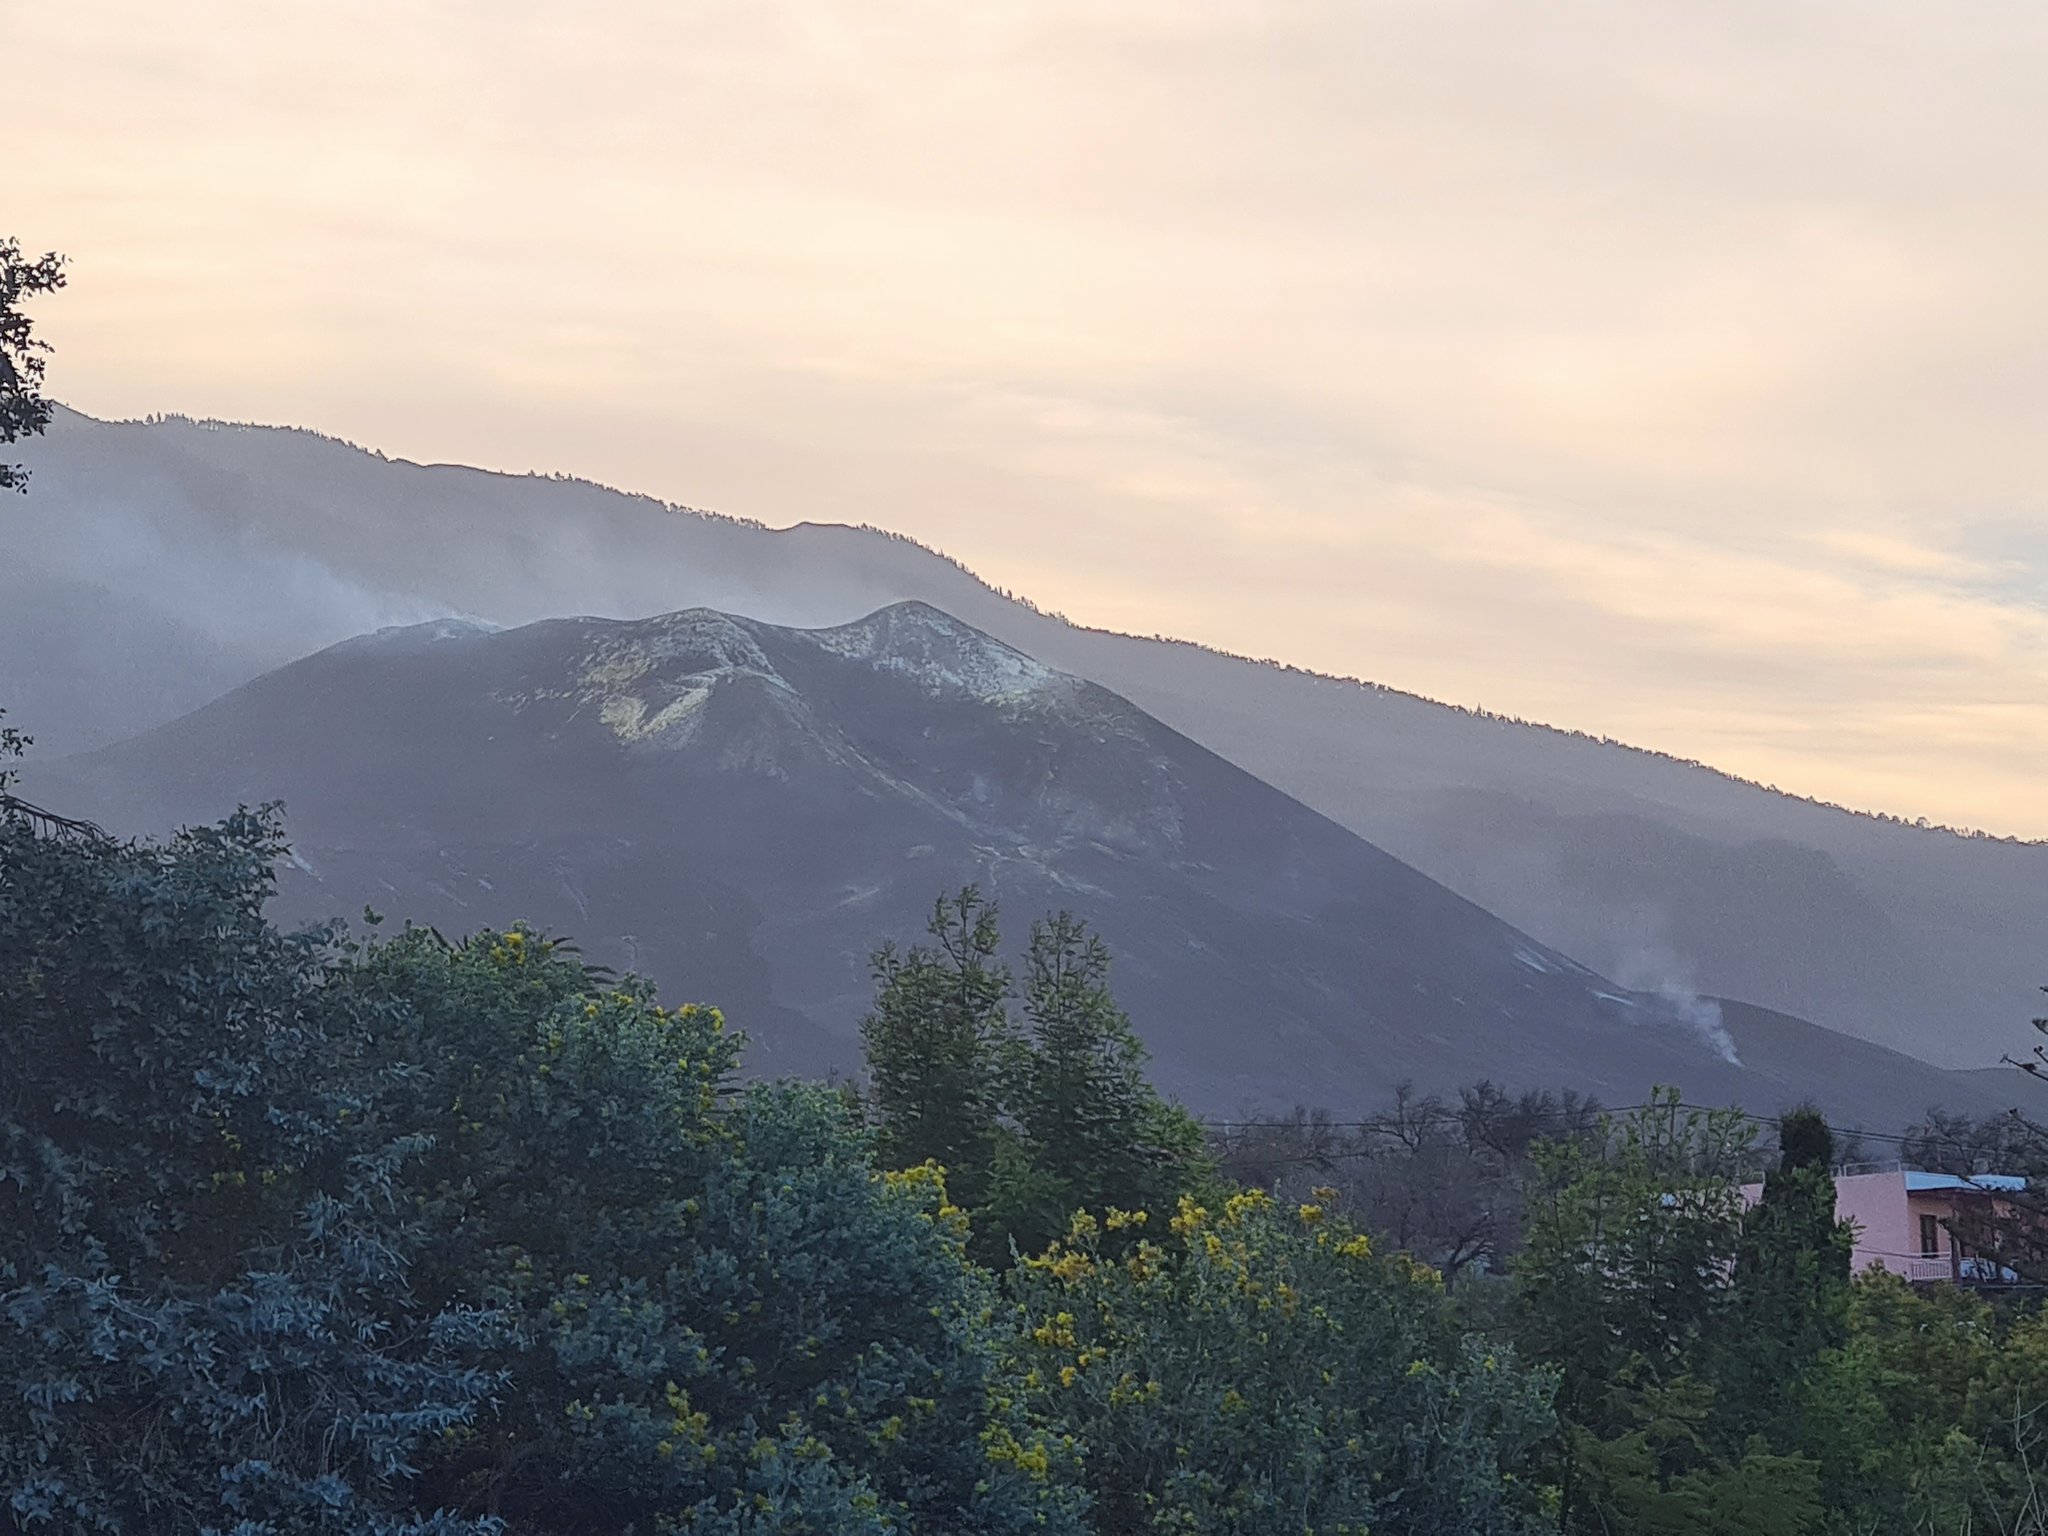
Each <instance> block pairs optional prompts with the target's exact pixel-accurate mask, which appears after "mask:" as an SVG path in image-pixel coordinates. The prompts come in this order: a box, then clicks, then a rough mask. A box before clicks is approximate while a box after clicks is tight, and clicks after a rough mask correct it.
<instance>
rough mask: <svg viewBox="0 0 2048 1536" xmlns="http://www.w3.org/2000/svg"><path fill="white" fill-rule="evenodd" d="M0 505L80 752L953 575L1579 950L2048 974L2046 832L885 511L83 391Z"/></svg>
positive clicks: (1868, 1005)
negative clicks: (1770, 769) (745, 517)
mask: <svg viewBox="0 0 2048 1536" xmlns="http://www.w3.org/2000/svg"><path fill="white" fill-rule="evenodd" d="M25 446H26V447H27V448H28V450H29V453H28V457H29V458H30V459H31V461H32V462H33V463H34V464H35V465H36V467H37V471H38V475H37V480H36V482H35V486H34V490H33V493H32V494H31V495H30V496H29V497H27V498H25V499H21V500H18V501H15V502H14V504H12V505H10V506H9V507H7V508H5V509H0V510H4V514H5V516H4V520H0V678H4V680H5V681H4V682H0V693H4V698H0V702H4V703H5V704H6V705H7V706H8V707H10V708H11V709H12V710H13V711H14V715H15V718H16V719H17V720H18V721H19V722H20V723H21V724H23V725H25V726H27V727H28V728H30V729H31V730H32V731H35V732H37V733H38V734H40V735H41V736H42V737H43V738H44V743H45V746H46V747H53V748H56V749H59V750H62V749H64V748H67V747H76V746H82V745H90V744H93V743H96V742H107V741H113V740H117V739H119V738H121V737H124V736H126V735H129V734H131V733H132V732H133V731H135V730H138V729H141V728H143V727H146V726H149V725H151V724H155V723H158V722H161V721H163V720H165V719H168V718H171V717H172V716H174V715H176V714H179V713H181V712H183V711H185V710H188V709H190V708H193V707H195V706H196V705H198V704H200V703H202V702H204V701H205V700H207V699H209V698H212V697H214V696H215V695H216V694H218V693H219V692H220V691H222V690H223V689H225V688H227V687H229V686H232V685H233V684H235V683H238V682H241V681H245V680H247V679H249V678H251V677H254V676H256V675H258V674H259V673H261V672H264V671H266V670H268V669H270V668H272V667H275V666H278V665H280V664H282V663H283V662H285V661H288V660H290V659H292V658H294V657H297V656H301V655H304V654H305V653H306V652H308V651H310V650H313V649H316V648H318V647H319V646H322V645H327V644H331V643H333V642H335V641H337V640H339V639H341V638H343V637H345V636H347V635H350V634H354V633H357V632H359V631H362V630H364V629H367V628H373V627H375V626H377V625H380V624H389V623H404V622H411V621H415V620H419V619H424V618H428V617H433V616H436V615H444V614H462V615H474V616H477V617H481V618H485V619H489V620H491V621H494V622H497V623H503V624H520V623H526V622H529V621H532V620H535V619H540V618H545V617H549V616H553V615H559V614H563V613H576V612H594V613H604V614H612V615H620V616H639V615H645V614H650V613H658V612H666V611H669V610H673V609H675V608H678V607H681V606H687V605H690V604H699V603H701V604H708V605H712V606H717V607H721V608H728V609H737V610H741V611H745V612H748V613H752V614H755V615H757V616H760V617H763V618H766V619H770V620H775V621H780V622H788V623H807V624H827V623H839V622H843V621H846V620H849V619H852V618H855V617H857V616H858V615H860V614H862V613H865V612H868V611H870V610H871V609H873V608H875V607H877V606H879V605H882V604H885V603H888V602H892V601H896V600H898V599H904V598H917V599H922V600H925V601H929V602H932V603H934V604H935V605H937V606H939V607H941V608H944V609H945V610H946V611H948V612H951V613H954V614H957V615H959V616H961V617H962V618H964V619H966V620H968V621H969V622H971V623H973V624H975V625H976V626H978V627H980V628H982V629H984V630H986V631H988V632H990V633H992V634H995V635H998V636H1000V637H1001V638H1002V639H1004V640H1006V641H1008V642H1010V643H1011V644H1013V645H1016V646H1018V647H1019V648H1020V649H1022V650H1024V651H1026V652H1028V653H1030V654H1031V655H1033V656H1036V657H1038V658H1039V659H1040V660H1042V661H1044V662H1046V663H1048V664H1050V665H1053V666H1057V667H1060V668H1062V669H1064V670H1067V671H1070V672H1074V673H1077V674H1079V675H1081V676H1085V677H1089V678H1092V679H1094V680H1096V681H1098V682H1101V683H1103V684H1105V685H1107V686H1109V687H1111V688H1113V689H1115V690H1116V691H1117V692H1119V693H1121V694H1123V695H1124V696H1125V697H1127V698H1129V699H1131V700H1133V701H1134V702H1135V703H1137V704H1138V705H1139V706H1140V707H1142V708H1144V709H1145V710H1147V711H1149V712H1150V713H1151V714H1153V715H1154V716H1156V717H1157V718H1158V719H1160V720H1162V721H1164V722H1166V723H1167V724H1169V725H1171V726H1173V727H1175V728H1176V729H1179V730H1182V731H1185V732H1186V733H1188V734H1189V735H1191V736H1193V737H1195V738H1196V739H1198V740H1200V741H1202V742H1204V743H1206V744H1207V745H1209V746H1211V747H1213V748H1215V749H1216V750H1217V751H1220V752H1222V753H1223V754H1224V755H1225V756H1226V757H1229V758H1230V759H1231V760H1233V761H1235V762H1237V763H1239V764H1241V765H1243V766H1245V767H1246V768H1248V769H1250V770H1251V771H1253V772H1254V773H1256V774H1258V775H1259V776H1260V777H1262V778H1265V779H1267V780H1268V781H1270V782H1272V783H1273V784H1275V785H1277V786H1279V787H1280V788H1282V789H1284V790H1286V791H1287V792H1288V793H1290V794H1292V795H1295V796H1297V797H1299V798H1300V799H1301V800H1303V801H1304V802H1306V803H1307V804H1309V805H1312V806H1314V807H1315V808H1316V809H1318V810H1321V811H1323V812H1324V813H1326V814H1328V815H1330V816H1332V817H1334V818H1336V819H1337V820H1339V821H1341V822H1343V823H1344V824H1345V825H1346V826H1348V827H1350V828H1352V829H1353V830H1355V831H1357V832H1359V833H1360V834H1362V835H1363V836H1365V837H1367V838H1369V839H1371V840H1372V841H1374V842H1376V843H1378V844H1380V845H1381V846H1383V847H1385V848H1387V849H1389V850H1390V851H1392V852H1394V853H1396V854H1398V855H1399V856H1401V857H1402V858H1404V859H1407V860H1408V861H1410V862H1411V863H1413V864H1415V865H1416V866H1417V867H1419V868H1421V869H1423V870H1425V871H1427V872H1428V873H1429V874H1431V875H1432V876H1434V877H1436V878H1438V879H1440V880H1442V881H1443V882H1444V883H1446V884H1448V885H1450V886H1451V887H1452V888H1454V889H1456V890H1457V891H1459V892H1461V893H1462V894H1464V895H1466V896H1468V897H1470V898H1472V899H1473V900H1475V901H1477V902H1479V903H1480V904H1481V905H1483V906H1485V907H1487V908H1489V909H1490V910H1493V911H1495V912H1498V913H1499V914H1501V915H1502V916H1504V917H1506V918H1508V919H1509V920H1511V921H1513V922H1514V923H1515V924H1517V925H1518V926H1520V927H1521V928H1523V929H1525V930H1526V931H1528V932H1530V933H1532V934H1534V935H1536V936H1537V937H1539V938H1540V939H1542V940H1543V941H1544V942H1546V943H1547V944H1549V945H1550V946H1552V947H1553V948H1556V949H1559V950H1562V951H1564V952H1566V953H1568V954H1571V955H1573V956H1574V957H1576V958H1578V959H1580V960H1582V961H1584V962H1586V963H1588V964H1589V965H1591V966H1593V967H1594V968H1595V969H1597V970H1600V971H1603V972H1606V973H1608V974H1612V975H1615V976H1617V977H1620V978H1621V979H1623V980H1627V981H1630V982H1633V983H1635V984H1637V985H1641V986H1645V987H1654V986H1657V985H1667V986H1674V987H1678V988H1681V989H1683V988H1687V987H1697V988H1699V989H1700V990H1703V991H1709V992H1719V993H1724V994H1733V995H1740V996H1747V997H1753V998H1756V999H1758V1000H1759V1001H1761V1002H1763V1003H1767V1004H1769V1005H1771V1006H1773V1007H1777V1008H1781V1009H1784V1010H1787V1011H1789V1012H1793V1013H1797V1014H1801V1015H1805V1016H1808V1017H1812V1018H1815V1019H1818V1020H1820V1021H1822V1022H1824V1023H1826V1024H1828V1025H1829V1026H1831V1027H1834V1028H1838V1029H1841V1030H1843V1031H1846V1032H1848V1033H1851V1034H1856V1035H1859V1036H1862V1037H1864V1038H1868V1039H1872V1040H1877V1041H1881V1042H1884V1043H1888V1044H1892V1045H1895V1046H1898V1047H1900V1048H1902V1049H1907V1050H1912V1051H1915V1052H1918V1053H1920V1054H1923V1055H1925V1056H1927V1057H1929V1058H1930V1059H1935V1060H1939V1061H1943V1062H1947V1063H1957V1064H1969V1063H1977V1062H1985V1061H1989V1060H1992V1059H1995V1057H1996V1056H1997V1055H1998V1053H1999V1052H2000V1050H2001V1049H2004V1048H2006V1047H2007V1046H2008V1045H2010V1044H2011V1042H2012V1041H2013V1039H2014V1037H2015V1031H2016V1030H2017V1029H2019V1028H2020V1027H2021V1026H2022V1025H2023V1023H2024V1021H2025V1019H2026V1017H2027V1016H2028V1015H2029V1012H2030V1011H2031V1009H2032V1006H2033V1004H2034V1003H2035V1001H2036V1000H2037V999H2036V995H2035V993H2034V991H2033V987H2034V985H2035V983H2037V982H2039V981H2041V980H2044V979H2048V846H2042V845H2038V844H2037V845H2016V844H2010V843H2001V842H1996V841H1990V840H1976V839H1967V838H1962V837H1957V836H1954V835H1952V834H1949V833H1945V832H1940V831H1931V830H1922V829H1915V828H1910V827H1902V826H1898V825H1895V824H1888V823H1885V822H1882V821H1878V820H1875V819H1873V818H1869V817H1860V816H1853V815H1850V814H1847V813H1844V812H1840V811H1835V810H1831V809H1828V808H1825V807H1821V806H1816V805H1813V804H1811V803H1808V802H1804V801H1800V800H1797V799H1794V798H1791V797H1788V796H1783V795H1778V794H1775V793H1772V792H1770V791H1767V790H1763V789H1759V788H1756V787H1754V786H1749V785H1744V784H1741V783H1738V782H1736V781H1733V780H1730V779H1727V778H1725V777H1723V776H1721V775H1718V774H1715V773H1713V772H1711V771H1709V770H1705V769H1701V768H1696V767H1690V766H1687V765H1684V764H1681V763H1677V762H1674V761H1672V760H1670V759H1665V758H1660V757H1657V756H1655V755H1652V754H1649V753H1643V752H1637V751H1633V750H1631V749H1628V748H1624V747H1619V746H1614V745H1610V744H1604V743H1600V742H1595V741H1591V740H1588V739H1585V738H1581V737H1573V736H1570V735H1567V734H1564V733H1561V732H1556V731H1551V730H1546V729H1543V728H1540V727H1531V726H1522V725H1516V724H1512V723H1509V722H1505V721H1500V720H1495V719H1490V718H1486V717H1482V716H1475V715H1472V714H1468V713H1465V712H1463V711H1459V710H1456V709H1450V708H1446V707H1444V706H1440V705H1436V704H1431V703H1428V702H1426V701H1424V700H1421V699H1417V698H1414V697H1412V696H1409V695H1404V694H1400V693H1396V692H1392V691H1388V690H1383V689H1377V688H1371V687H1365V686H1361V685H1357V684H1353V683H1345V682H1339V681H1335V680H1331V679H1326V678H1319V677H1316V676H1313V675H1311V674H1307V673H1299V672H1290V671H1286V670H1282V669H1279V668H1274V667H1269V666H1260V665H1256V664H1251V663H1246V662H1243V661H1239V660H1235V659H1232V658H1229V657H1224V656H1220V655H1217V654H1215V653H1213V652H1208V651H1203V650H1201V649H1199V648H1197V647H1193V646H1184V645H1173V644H1164V643H1160V642H1156V641H1150V640H1140V639H1133V638H1129V637H1125V636H1118V635H1111V634H1105V633H1101V632H1096V631H1088V630H1081V629H1076V628H1073V627H1071V626H1068V625H1066V624H1063V623H1061V622H1059V621H1058V620H1056V619H1052V618H1047V617H1044V616H1041V615H1039V614H1037V613H1035V612H1033V611H1031V610H1030V609H1029V608H1028V607H1026V606H1024V605H1021V604H1019V603H1015V602H1012V601H1010V600H1009V599H1007V598H1005V597H1003V596H1002V595H1001V594H999V593H996V592H994V591H992V590H991V589H989V588H988V587H986V586H984V585H983V584H981V583H980V582H978V581H976V580H975V579H974V578H973V577H971V576H970V575H968V574H967V573H966V572H964V571H962V570H961V569H960V568H958V567H957V566H955V565H952V564H951V563H949V562H947V561H945V560H943V559H941V558H939V557H937V556H934V555H932V554H931V553H930V552H928V551H925V550H923V549H920V548H918V547H917V546H915V545H912V544H909V543H906V542H904V541H902V540H899V539H893V538H890V537H887V536H885V535H881V534H876V533H870V532H865V531H861V530H855V529H848V528H841V527H821V526H814V525H802V526H799V527H797V528H794V529H790V530H786V531H780V532H777V531H771V530H767V529H763V528H759V527H756V526H754V525H751V524H747V523H742V522H738V521H733V520H729V519H720V518H712V517H706V516H702V515H697V514H692V513H687V512H680V511H676V510H672V509H664V508H662V507H661V506H659V505H658V504H656V503H653V502H650V501H647V500H644V499H640V498H634V497H629V496H624V495H620V494H617V493H614V492H609V491H603V490H600V489H598V488H595V487H591V486H587V485H582V484H576V483H571V482H563V481H554V480H547V479H541V478H533V477H527V478H519V477H506V476H498V475H489V474H484V473H481V472H478V471H473V470H466V469H457V468H448V467H435V468H422V467H420V466H417V465H412V464H406V463H394V462H389V461H386V460H384V459H382V458H380V457H378V456H376V455H374V454H369V453H364V452H361V451H359V450H356V449H353V448H350V447H347V446H346V445H343V444H339V443H335V442H333V441H330V440H326V439H322V438H319V437H316V436H314V435H312V434H309V433H299V432H288V431H276V430H267V429H211V428H205V427H201V426H197V425H194V424H191V423H182V422H167V423H160V424H156V425H149V426H142V425H126V426H113V425H105V424H100V423H94V422H90V421H88V420H86V419H85V418H82V417H78V416H75V415H71V414H66V415H65V416H64V417H63V418H62V419H61V420H60V421H59V423H58V424H57V426H56V427H55V428H54V430H53V431H52V433H51V435H50V437H49V438H48V439H46V440H44V441H42V442H39V443H34V444H29V445H25Z"/></svg>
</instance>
